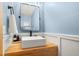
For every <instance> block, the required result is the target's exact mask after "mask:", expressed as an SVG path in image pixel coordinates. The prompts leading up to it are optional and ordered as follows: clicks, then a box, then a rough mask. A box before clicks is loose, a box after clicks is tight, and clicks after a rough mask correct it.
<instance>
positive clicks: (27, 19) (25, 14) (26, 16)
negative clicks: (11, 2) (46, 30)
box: [21, 3, 39, 31]
mask: <svg viewBox="0 0 79 59" xmlns="http://www.w3.org/2000/svg"><path fill="white" fill-rule="evenodd" d="M21 30H25V31H30V30H31V31H39V7H38V6H35V5H30V4H26V3H21Z"/></svg>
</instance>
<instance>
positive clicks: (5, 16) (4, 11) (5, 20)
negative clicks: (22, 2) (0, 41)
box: [3, 2, 10, 34]
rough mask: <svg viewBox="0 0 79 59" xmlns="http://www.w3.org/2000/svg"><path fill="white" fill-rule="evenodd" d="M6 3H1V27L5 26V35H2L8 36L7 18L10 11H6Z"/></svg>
mask: <svg viewBox="0 0 79 59" xmlns="http://www.w3.org/2000/svg"><path fill="white" fill-rule="evenodd" d="M8 4H9V3H8V2H4V3H3V16H4V18H3V25H4V26H5V33H4V34H8V25H9V24H8V22H9V21H8V16H9V15H10V11H9V9H8Z"/></svg>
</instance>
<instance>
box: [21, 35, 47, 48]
mask: <svg viewBox="0 0 79 59" xmlns="http://www.w3.org/2000/svg"><path fill="white" fill-rule="evenodd" d="M21 43H22V48H31V47H38V46H44V45H45V44H46V39H45V38H43V37H41V36H32V37H26V36H22V39H21Z"/></svg>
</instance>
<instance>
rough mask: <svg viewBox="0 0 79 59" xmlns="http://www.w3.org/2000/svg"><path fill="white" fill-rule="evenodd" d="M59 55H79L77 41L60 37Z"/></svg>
mask: <svg viewBox="0 0 79 59" xmlns="http://www.w3.org/2000/svg"><path fill="white" fill-rule="evenodd" d="M61 55H64V56H79V42H78V41H73V40H68V39H61Z"/></svg>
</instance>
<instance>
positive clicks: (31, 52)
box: [5, 41, 58, 56]
mask: <svg viewBox="0 0 79 59" xmlns="http://www.w3.org/2000/svg"><path fill="white" fill-rule="evenodd" d="M57 55H58V47H57V45H55V44H51V43H47V44H46V45H45V46H40V47H33V48H22V47H21V41H17V42H13V43H12V44H11V46H10V47H9V48H8V50H7V51H6V53H5V56H57Z"/></svg>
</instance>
